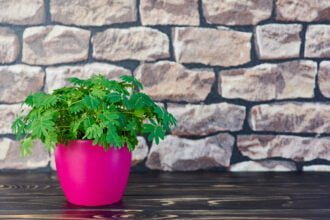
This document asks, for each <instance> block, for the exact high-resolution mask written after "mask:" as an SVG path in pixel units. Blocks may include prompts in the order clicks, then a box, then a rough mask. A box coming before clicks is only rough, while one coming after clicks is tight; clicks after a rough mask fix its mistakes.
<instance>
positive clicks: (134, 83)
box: [120, 75, 143, 89]
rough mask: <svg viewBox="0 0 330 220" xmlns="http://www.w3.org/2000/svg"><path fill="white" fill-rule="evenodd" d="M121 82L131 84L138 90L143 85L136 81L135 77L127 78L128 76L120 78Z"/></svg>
mask: <svg viewBox="0 0 330 220" xmlns="http://www.w3.org/2000/svg"><path fill="white" fill-rule="evenodd" d="M120 79H121V80H123V81H124V82H127V83H132V84H133V85H134V86H136V87H137V88H139V89H143V85H142V83H141V82H140V81H138V80H137V79H136V78H135V77H133V76H129V75H124V76H121V77H120Z"/></svg>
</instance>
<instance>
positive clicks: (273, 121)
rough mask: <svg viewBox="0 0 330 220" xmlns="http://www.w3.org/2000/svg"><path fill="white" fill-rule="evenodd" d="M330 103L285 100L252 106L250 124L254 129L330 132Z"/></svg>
mask: <svg viewBox="0 0 330 220" xmlns="http://www.w3.org/2000/svg"><path fill="white" fill-rule="evenodd" d="M329 113H330V105H329V104H326V103H303V102H284V103H274V104H262V105H257V106H254V107H252V109H251V111H250V115H249V124H250V126H251V128H252V130H254V131H276V132H291V133H317V134H322V133H330V114H329Z"/></svg>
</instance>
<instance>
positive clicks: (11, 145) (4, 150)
mask: <svg viewBox="0 0 330 220" xmlns="http://www.w3.org/2000/svg"><path fill="white" fill-rule="evenodd" d="M48 163H49V154H48V152H47V150H46V149H45V148H44V147H43V145H42V144H41V143H40V142H36V143H35V145H34V147H33V150H32V154H31V155H29V156H26V157H22V156H21V153H20V143H19V142H18V141H13V140H11V139H9V138H0V169H19V170H25V169H36V168H46V167H47V166H48Z"/></svg>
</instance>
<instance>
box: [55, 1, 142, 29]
mask: <svg viewBox="0 0 330 220" xmlns="http://www.w3.org/2000/svg"><path fill="white" fill-rule="evenodd" d="M50 13H51V18H52V20H53V21H55V22H59V23H62V24H69V25H72V24H73V25H81V26H102V25H109V24H115V23H125V22H134V21H136V19H137V9H136V1H135V0H111V1H108V0H98V1H81V0H51V1H50Z"/></svg>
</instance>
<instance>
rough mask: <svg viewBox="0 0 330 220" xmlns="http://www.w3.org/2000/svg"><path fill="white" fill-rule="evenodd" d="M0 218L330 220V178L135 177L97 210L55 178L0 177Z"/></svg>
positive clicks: (153, 174)
mask: <svg viewBox="0 0 330 220" xmlns="http://www.w3.org/2000/svg"><path fill="white" fill-rule="evenodd" d="M0 219H330V174H328V173H304V174H303V173H221V172H192V173H160V172H148V173H132V174H131V176H130V183H129V186H128V188H127V191H126V195H125V197H124V199H123V201H122V202H120V203H118V204H114V205H109V206H104V207H96V208H95V207H94V208H93V207H92V208H90V207H79V206H74V205H71V204H69V203H67V202H66V201H65V198H64V196H63V195H62V192H61V189H60V187H59V184H58V182H57V178H56V175H54V174H53V175H51V174H42V173H39V174H34V173H19V174H0Z"/></svg>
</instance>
